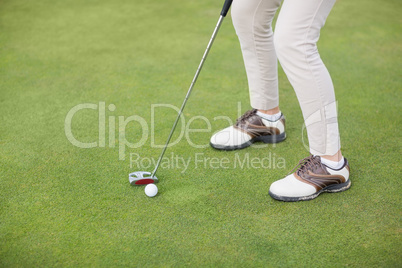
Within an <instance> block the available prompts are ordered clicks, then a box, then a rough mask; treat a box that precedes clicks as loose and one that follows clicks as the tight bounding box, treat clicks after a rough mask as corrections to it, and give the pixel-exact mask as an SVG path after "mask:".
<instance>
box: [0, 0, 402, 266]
mask: <svg viewBox="0 0 402 268" xmlns="http://www.w3.org/2000/svg"><path fill="white" fill-rule="evenodd" d="M221 4H222V3H221V1H212V0H205V1H195V0H192V1H178V0H165V1H139V0H138V1H127V0H119V1H77V0H69V1H50V0H37V1H26V0H12V1H11V0H3V1H1V2H0V118H1V121H0V122H1V124H0V207H1V209H0V266H1V267H35V266H40V267H53V266H63V267H64V266H70V267H76V266H79V267H83V266H103V267H109V266H138V267H144V266H209V267H211V266H229V267H230V266H239V267H250V266H261V267H262V266H264V267H266V266H268V267H277V266H284V267H295V266H305V267H314V266H321V267H327V266H334V267H339V266H354V267H398V266H399V267H400V266H401V265H402V260H401V253H402V252H401V248H402V243H401V236H400V234H401V202H400V195H401V185H400V180H399V179H400V176H401V168H400V166H401V164H400V155H401V144H402V143H401V135H400V132H399V131H400V127H398V126H400V125H401V109H400V103H401V98H400V96H401V78H400V70H401V67H402V66H401V62H402V53H401V42H402V38H401V32H402V31H401V30H402V26H401V25H402V21H401V19H400V13H401V11H402V8H401V5H400V2H399V1H396V0H384V1H381V4H379V2H378V1H374V0H366V1H362V0H359V1H338V3H337V4H336V6H335V8H334V10H333V11H332V14H331V15H330V17H329V19H328V21H327V24H326V26H325V28H324V29H323V31H322V34H321V40H320V42H319V48H320V52H321V56H322V58H323V59H324V61H325V63H326V65H327V67H328V69H329V70H330V72H331V75H332V77H333V80H334V84H335V87H336V94H337V99H338V102H339V103H338V104H339V115H340V118H339V123H340V131H341V137H342V146H343V153H344V155H345V156H346V157H347V158H348V160H349V161H350V163H351V172H352V175H351V180H352V183H353V187H352V188H351V189H350V190H348V191H346V192H343V193H339V194H323V195H321V196H320V197H319V198H317V199H315V200H312V201H309V202H298V203H284V202H277V201H275V200H273V199H271V198H270V197H269V195H268V188H269V185H270V184H271V183H272V182H273V181H275V180H277V179H279V178H281V177H283V176H284V175H286V174H287V173H288V172H289V171H290V170H291V169H292V168H293V166H294V165H295V164H296V163H297V162H298V160H300V159H301V158H303V157H305V156H307V154H308V152H307V151H306V150H305V149H304V147H303V143H302V138H301V137H302V132H301V129H302V124H303V119H302V116H301V112H300V109H299V108H298V102H297V99H296V97H295V94H294V92H293V89H292V88H291V86H290V84H289V82H288V81H287V79H286V77H285V75H284V73H283V72H282V71H280V88H281V89H280V97H281V109H282V110H283V111H284V113H285V114H286V116H287V122H288V129H287V132H288V138H287V140H286V141H285V142H283V143H281V144H278V145H277V146H272V145H270V146H268V147H266V148H260V149H258V148H247V149H244V150H242V151H237V152H220V151H215V150H213V149H211V148H209V147H205V146H204V147H205V148H194V147H193V146H191V145H190V144H189V143H188V141H187V140H186V139H185V138H183V139H182V140H181V141H180V142H179V143H178V144H176V145H175V146H173V147H172V148H169V149H168V151H167V153H166V157H167V158H169V157H171V156H172V154H173V156H174V157H175V156H180V157H183V158H184V159H190V164H189V167H188V168H187V169H186V170H185V171H184V169H183V167H179V166H178V167H175V168H167V167H166V166H165V168H161V169H160V170H159V173H158V176H159V178H160V183H159V184H158V187H159V190H160V191H159V194H158V195H157V196H156V197H155V198H148V197H146V196H145V194H144V192H143V187H138V188H136V187H131V186H130V185H129V183H128V173H129V172H132V171H135V170H137V169H138V168H137V167H135V166H133V167H131V168H130V157H129V156H130V153H133V154H138V155H140V156H141V157H142V159H150V158H153V159H155V158H157V157H158V156H159V154H160V151H161V149H160V148H153V146H151V137H154V139H155V142H156V143H157V144H163V143H164V142H165V140H166V138H167V135H168V133H169V130H170V128H171V125H172V123H173V120H174V118H175V116H176V114H175V112H174V111H173V110H171V109H167V108H165V109H162V108H158V109H156V114H157V116H156V120H155V133H154V134H152V133H151V131H150V130H149V131H148V132H146V131H145V129H144V130H142V128H141V125H140V123H138V122H131V123H129V124H128V125H127V128H126V132H125V133H126V138H127V140H129V141H131V142H133V143H134V142H139V141H140V139H141V136H142V134H144V133H148V139H147V140H146V142H145V143H144V145H143V146H141V147H139V148H127V149H126V150H125V151H124V152H123V151H122V150H121V149H120V148H119V146H120V145H121V143H119V130H118V123H119V116H120V117H124V119H126V118H128V117H129V116H132V115H137V116H140V117H142V118H144V120H145V122H146V124H147V125H148V128H150V127H151V104H160V103H162V104H172V105H174V106H178V107H179V106H180V105H181V102H182V100H183V98H184V96H185V93H186V91H187V89H188V86H189V83H190V82H191V79H192V77H193V75H194V72H195V70H196V68H197V66H198V63H199V60H200V58H201V56H202V53H203V52H204V49H205V47H206V44H207V41H208V40H209V38H210V35H211V33H212V30H213V27H214V26H215V24H216V21H217V19H218V15H219V12H220V8H221ZM99 102H105V103H106V122H108V120H109V118H110V117H112V118H114V119H115V127H116V129H115V131H114V135H115V139H113V137H112V140H113V142H112V143H111V144H113V143H114V146H110V145H111V144H110V143H109V137H110V135H109V127H110V126H111V125H110V124H108V123H107V124H106V136H105V138H106V144H105V147H96V148H90V149H81V148H78V147H75V146H73V145H72V144H71V143H70V142H69V141H68V140H67V138H66V135H65V132H64V121H65V118H66V115H67V113H68V112H69V110H70V109H71V108H72V107H74V106H76V105H78V104H83V103H92V104H96V105H98V104H99ZM238 102H240V103H241V111H242V112H244V111H245V110H247V109H248V108H249V105H248V92H247V81H246V76H245V71H244V67H243V62H242V56H241V52H240V48H239V43H238V40H237V37H236V35H235V32H234V29H233V26H232V25H231V19H230V16H228V17H227V19H226V21H225V23H224V24H223V26H222V28H221V31H220V33H219V35H218V38H217V40H216V42H215V44H214V47H213V48H212V51H211V53H210V55H209V58H208V60H207V62H206V64H205V66H204V70H203V72H202V73H201V76H200V79H199V81H198V83H197V85H196V88H195V90H194V92H193V94H192V96H191V99H190V100H189V102H188V105H187V107H186V110H185V119H186V122H187V123H188V122H189V120H190V119H191V118H193V117H194V116H204V117H205V118H207V119H208V120H209V121H210V122H211V130H210V131H206V132H200V133H190V139H191V141H192V142H194V143H196V144H198V145H206V144H207V143H208V140H209V137H210V135H211V134H212V132H214V131H216V130H218V129H220V128H222V127H224V126H227V125H228V122H225V121H224V120H215V121H214V117H216V116H229V117H230V118H231V119H232V120H234V119H235V118H236V117H237V113H238V111H237V106H238ZM109 104H114V105H115V106H116V109H115V110H114V111H110V110H108V109H107V108H108V105H109ZM72 126H73V127H72V128H73V134H74V136H75V137H76V138H77V139H79V140H80V141H83V142H93V141H97V140H98V113H97V111H95V110H85V111H80V112H79V113H77V114H76V115H75V117H74V118H73V125H72ZM191 127H192V128H204V129H206V128H207V125H206V123H205V122H204V121H202V120H200V119H198V120H194V121H193V123H192V125H191ZM112 130H113V129H112ZM121 132H122V129H121V130H120V133H121ZM179 132H180V128H178V131H177V133H176V136H175V137H174V139H175V138H176V137H177V136H178V134H179ZM196 154H200V155H201V156H202V159H207V158H210V159H212V160H211V161H220V160H222V161H228V163H230V164H228V165H227V166H226V167H227V168H214V166H213V165H212V164H210V162H209V164H207V165H206V166H204V164H203V163H200V162H196V161H195V157H196ZM122 155H124V156H125V160H119V157H120V156H122ZM247 156H248V157H249V158H250V159H251V158H254V159H257V160H258V159H263V158H264V157H269V156H271V160H272V159H275V160H277V161H278V160H280V159H282V160H284V161H285V162H284V163H285V165H274V167H273V168H270V169H269V168H252V167H250V166H244V167H243V168H240V167H239V166H237V167H236V168H235V167H234V166H233V163H234V162H235V161H236V157H238V158H241V159H243V158H244V157H247ZM225 159H226V160H225ZM143 164H144V165H145V164H146V163H145V162H143ZM224 167H225V166H224ZM152 168H153V165H151V166H150V167H149V168H148V170H150V171H151V170H152Z"/></svg>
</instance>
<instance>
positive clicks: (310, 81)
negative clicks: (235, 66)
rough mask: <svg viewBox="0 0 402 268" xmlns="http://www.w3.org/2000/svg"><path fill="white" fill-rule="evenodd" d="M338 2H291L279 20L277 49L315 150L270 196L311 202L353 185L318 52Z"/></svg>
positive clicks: (331, 93) (331, 92)
mask: <svg viewBox="0 0 402 268" xmlns="http://www.w3.org/2000/svg"><path fill="white" fill-rule="evenodd" d="M334 3H335V0H303V1H300V0H285V1H284V3H283V6H282V9H281V13H280V14H279V17H278V21H277V24H276V29H275V30H276V31H275V37H274V39H275V48H276V52H277V55H278V59H279V61H280V63H281V65H282V67H283V69H284V70H285V73H286V75H287V77H288V79H289V81H290V82H291V84H292V86H293V88H294V90H295V92H296V95H297V98H298V100H299V103H300V107H301V109H302V112H303V116H304V120H305V125H306V128H307V134H308V138H309V146H310V152H311V154H312V155H310V156H309V157H307V158H305V159H303V160H302V161H300V162H299V165H298V168H297V170H296V172H295V173H293V174H290V175H288V176H286V177H285V178H283V179H281V180H278V181H276V182H274V183H273V184H272V185H271V187H270V190H269V194H270V195H271V196H272V197H273V198H275V199H278V200H282V201H301V200H310V199H314V198H316V197H317V196H318V195H319V194H321V193H322V192H341V191H345V190H347V189H349V188H350V186H351V182H350V180H349V164H348V162H347V160H346V159H344V158H342V156H341V153H340V142H339V131H338V121H337V110H336V109H337V107H336V102H335V94H334V87H333V84H332V80H331V77H330V75H329V73H328V70H327V68H326V67H325V65H324V63H323V62H322V60H321V58H320V55H319V54H318V50H317V41H318V39H319V36H320V30H321V28H322V27H323V26H324V23H325V20H326V19H327V16H328V14H329V12H330V11H331V9H332V6H333V5H334ZM328 160H330V161H328Z"/></svg>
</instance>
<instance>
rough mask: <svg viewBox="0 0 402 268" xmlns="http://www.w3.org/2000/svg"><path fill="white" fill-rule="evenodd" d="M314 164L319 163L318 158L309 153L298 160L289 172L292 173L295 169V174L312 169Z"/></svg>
mask: <svg viewBox="0 0 402 268" xmlns="http://www.w3.org/2000/svg"><path fill="white" fill-rule="evenodd" d="M316 165H321V161H320V158H319V157H317V156H314V155H312V154H311V155H310V156H308V157H306V158H304V159H302V160H300V161H299V163H298V164H297V165H296V166H295V167H294V168H293V169H292V171H291V172H290V173H289V174H292V173H293V172H294V171H295V170H296V173H297V174H300V173H302V174H303V173H305V172H307V171H308V170H313V168H314V166H316Z"/></svg>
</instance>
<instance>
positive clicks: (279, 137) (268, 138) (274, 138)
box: [209, 132, 286, 151]
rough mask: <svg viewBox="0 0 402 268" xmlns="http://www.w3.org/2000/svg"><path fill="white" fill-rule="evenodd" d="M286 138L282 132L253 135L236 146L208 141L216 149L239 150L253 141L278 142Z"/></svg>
mask: <svg viewBox="0 0 402 268" xmlns="http://www.w3.org/2000/svg"><path fill="white" fill-rule="evenodd" d="M285 139H286V132H283V133H282V134H279V135H268V136H258V137H255V138H253V139H251V140H249V141H248V142H246V143H243V144H240V145H237V146H226V145H219V144H213V143H211V142H210V143H209V144H210V145H211V147H212V148H215V149H217V150H224V151H233V150H239V149H244V148H247V147H249V146H251V145H252V144H253V143H254V142H257V141H262V142H264V143H279V142H281V141H284V140H285Z"/></svg>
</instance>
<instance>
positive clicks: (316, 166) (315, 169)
mask: <svg viewBox="0 0 402 268" xmlns="http://www.w3.org/2000/svg"><path fill="white" fill-rule="evenodd" d="M344 161H345V163H344V165H343V166H342V167H341V168H340V169H331V168H329V167H327V166H325V165H324V164H322V163H321V158H320V157H319V156H313V155H310V156H309V157H306V158H304V159H303V160H301V161H300V162H299V164H298V165H297V166H296V168H297V167H299V166H300V167H299V168H298V169H297V170H296V172H295V173H293V174H290V175H288V176H287V177H285V178H283V179H281V180H278V181H276V182H274V183H272V184H271V187H270V189H269V195H270V196H271V197H272V198H274V199H277V200H281V201H305V200H311V199H314V198H316V197H317V196H318V195H320V194H321V193H323V192H330V193H335V192H342V191H346V190H347V189H349V188H350V186H351V182H350V179H349V172H350V169H349V163H348V161H347V160H346V158H344Z"/></svg>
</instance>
